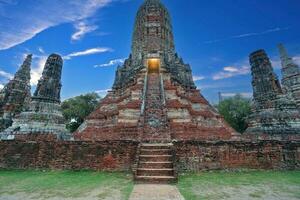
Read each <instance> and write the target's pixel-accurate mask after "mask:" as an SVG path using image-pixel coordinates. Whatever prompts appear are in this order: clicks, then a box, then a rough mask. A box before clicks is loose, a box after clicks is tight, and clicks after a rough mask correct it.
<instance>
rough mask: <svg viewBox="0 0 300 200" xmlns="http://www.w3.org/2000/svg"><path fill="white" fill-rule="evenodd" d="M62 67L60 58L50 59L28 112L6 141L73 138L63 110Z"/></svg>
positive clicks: (15, 123)
mask: <svg viewBox="0 0 300 200" xmlns="http://www.w3.org/2000/svg"><path fill="white" fill-rule="evenodd" d="M62 65H63V60H62V58H61V57H60V56H59V55H57V54H52V55H50V56H49V57H48V59H47V61H46V64H45V67H44V70H43V73H42V77H41V79H40V80H39V82H38V85H37V88H36V91H35V92H34V95H33V97H32V98H31V101H30V103H29V106H28V108H27V109H26V110H25V111H23V112H21V113H20V114H19V115H18V116H16V117H15V118H14V119H13V124H12V126H11V127H9V128H8V129H6V130H5V131H3V132H2V133H1V135H0V136H1V138H2V139H3V138H14V136H16V135H28V134H54V135H57V137H58V138H60V139H68V138H70V134H69V133H68V131H67V130H66V125H65V121H64V118H63V116H62V112H61V107H60V91H61V72H62Z"/></svg>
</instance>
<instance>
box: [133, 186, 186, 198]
mask: <svg viewBox="0 0 300 200" xmlns="http://www.w3.org/2000/svg"><path fill="white" fill-rule="evenodd" d="M129 200H184V198H183V197H182V196H181V194H180V192H179V190H178V189H177V187H176V186H174V185H154V184H138V185H135V186H134V188H133V191H132V193H131V196H130V198H129Z"/></svg>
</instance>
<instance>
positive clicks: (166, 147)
mask: <svg viewBox="0 0 300 200" xmlns="http://www.w3.org/2000/svg"><path fill="white" fill-rule="evenodd" d="M172 147H173V145H172V144H171V143H151V144H150V143H143V144H141V146H140V150H139V155H138V161H137V169H136V172H135V181H136V182H137V183H161V184H163V183H175V182H176V181H177V175H176V171H175V169H174V164H173V163H174V155H173V150H172Z"/></svg>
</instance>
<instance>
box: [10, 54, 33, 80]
mask: <svg viewBox="0 0 300 200" xmlns="http://www.w3.org/2000/svg"><path fill="white" fill-rule="evenodd" d="M31 62H32V54H29V55H27V56H26V58H25V60H24V62H23V64H22V65H21V67H20V69H19V70H18V71H17V73H16V74H15V77H14V79H19V80H24V81H30V67H31Z"/></svg>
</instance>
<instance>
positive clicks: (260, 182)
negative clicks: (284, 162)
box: [178, 171, 300, 200]
mask: <svg viewBox="0 0 300 200" xmlns="http://www.w3.org/2000/svg"><path fill="white" fill-rule="evenodd" d="M178 187H179V190H180V192H181V194H182V195H183V196H184V197H185V199H186V200H220V199H228V200H229V199H230V200H241V199H243V200H247V199H253V200H256V199H264V200H279V199H280V200H299V199H300V171H286V172H279V171H244V172H204V173H197V174H186V175H182V176H180V177H179V182H178Z"/></svg>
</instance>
